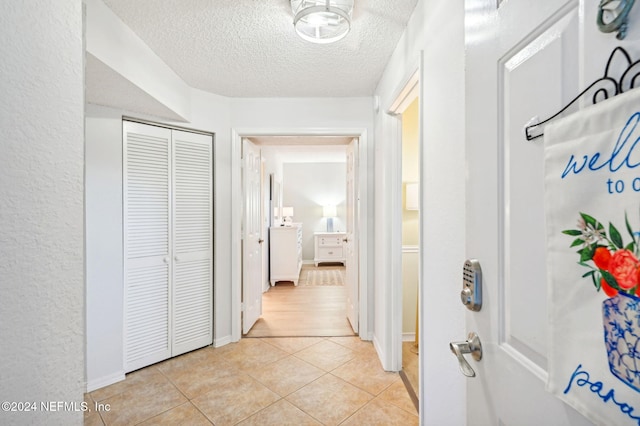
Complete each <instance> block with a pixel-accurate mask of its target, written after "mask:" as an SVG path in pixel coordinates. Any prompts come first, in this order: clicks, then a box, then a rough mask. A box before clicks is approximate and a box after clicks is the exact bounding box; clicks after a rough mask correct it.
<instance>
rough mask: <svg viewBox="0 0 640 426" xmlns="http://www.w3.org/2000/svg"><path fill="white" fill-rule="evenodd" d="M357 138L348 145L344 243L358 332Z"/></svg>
mask: <svg viewBox="0 0 640 426" xmlns="http://www.w3.org/2000/svg"><path fill="white" fill-rule="evenodd" d="M357 143H358V142H357V140H356V139H354V140H353V141H351V143H349V145H348V146H347V234H346V238H345V239H346V241H345V243H344V250H345V265H346V268H345V270H346V272H345V275H346V276H345V286H346V290H347V318H348V319H349V323H350V324H351V328H353V331H354V332H355V333H358V314H359V310H358V307H359V304H358V303H359V302H358V301H359V298H358V291H359V288H358V261H357V259H358V254H357V247H358V245H357V244H356V237H357V229H356V226H357V223H356V203H357V191H356V187H355V182H356V176H357V175H358V173H357V168H358V165H357V161H356V155H355V150H356V148H357Z"/></svg>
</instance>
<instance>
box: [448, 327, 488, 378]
mask: <svg viewBox="0 0 640 426" xmlns="http://www.w3.org/2000/svg"><path fill="white" fill-rule="evenodd" d="M449 349H451V352H453V354H454V355H455V356H456V358H458V364H460V371H462V374H464V375H465V376H467V377H475V376H476V372H475V371H473V368H471V366H470V365H469V363H468V362H467V360H466V359H465V358H464V355H465V354H471V356H472V357H473V359H475V360H476V361H480V360H481V359H482V344H481V343H480V337H479V336H478V335H477V334H476V333H469V337H468V339H467V340H466V341H464V342H451V343H449Z"/></svg>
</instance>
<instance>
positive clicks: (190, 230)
mask: <svg viewBox="0 0 640 426" xmlns="http://www.w3.org/2000/svg"><path fill="white" fill-rule="evenodd" d="M212 142H213V138H212V136H211V135H203V134H196V133H189V132H183V131H178V130H172V129H167V128H163V127H158V126H151V125H146V124H140V123H133V122H129V121H124V122H123V163H124V164H123V172H124V187H123V193H124V212H123V219H124V281H125V289H124V290H125V295H124V298H125V300H124V355H125V356H124V358H125V359H124V364H125V371H127V372H129V371H133V370H136V369H138V368H142V367H144V366H147V365H150V364H153V363H155V362H158V361H161V360H163V359H166V358H169V357H172V356H176V355H179V354H181V353H184V352H187V351H191V350H193V349H197V348H200V347H202V346H206V345H208V344H211V341H212V336H213V334H212V324H213V319H212V311H213V309H212V299H213V294H212V292H213V280H212V270H213V228H212V226H213V220H212V218H213V216H212V212H213V208H212V207H213V206H212V202H213V199H212V193H213V188H212V183H213V182H212V161H211V159H212V148H213V147H212Z"/></svg>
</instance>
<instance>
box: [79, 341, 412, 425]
mask: <svg viewBox="0 0 640 426" xmlns="http://www.w3.org/2000/svg"><path fill="white" fill-rule="evenodd" d="M85 401H86V402H87V404H88V406H89V407H90V411H88V412H86V413H85V425H124V424H145V425H149V424H167V425H169V424H179V423H180V424H189V425H211V424H215V425H235V424H241V425H261V426H262V425H279V426H280V425H296V426H297V425H338V424H341V425H374V424H380V425H403V426H404V425H412V424H413V425H417V424H418V416H417V413H416V411H415V408H414V406H413V404H412V402H411V400H410V398H409V395H408V394H407V391H406V389H405V387H404V385H403V383H402V380H401V379H400V377H399V375H398V374H397V373H390V372H385V371H383V370H382V368H381V366H380V363H379V361H378V357H377V355H376V353H375V350H374V348H373V345H372V344H371V343H370V342H363V341H361V340H360V339H359V338H358V337H332V338H322V337H298V338H260V339H242V340H241V341H240V342H238V343H233V344H229V345H227V346H224V347H221V348H213V347H206V348H203V349H200V350H197V351H194V352H191V353H188V354H185V355H182V356H179V357H176V358H173V359H170V360H167V361H164V362H161V363H158V364H155V365H152V366H150V367H147V368H144V369H141V370H138V371H136V372H133V373H131V374H129V375H127V378H126V380H125V381H123V382H119V383H116V384H113V385H111V386H108V387H105V388H102V389H99V390H96V391H94V392H91V393H90V394H86V395H85ZM96 404H98V405H99V406H100V407H102V408H103V409H102V410H99V412H98V411H96V410H95V409H94V408H95V407H96ZM107 408H108V410H107Z"/></svg>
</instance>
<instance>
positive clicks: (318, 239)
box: [313, 232, 347, 266]
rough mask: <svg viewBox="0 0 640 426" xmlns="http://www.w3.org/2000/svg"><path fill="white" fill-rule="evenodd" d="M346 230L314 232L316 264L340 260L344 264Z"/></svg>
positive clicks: (314, 259) (314, 258)
mask: <svg viewBox="0 0 640 426" xmlns="http://www.w3.org/2000/svg"><path fill="white" fill-rule="evenodd" d="M346 237H347V234H346V233H344V232H316V233H314V240H315V244H314V247H315V250H314V251H315V254H314V256H313V261H314V262H315V264H316V266H318V264H319V263H322V262H338V263H342V264H343V265H344V262H345V253H344V239H345V238H346Z"/></svg>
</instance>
